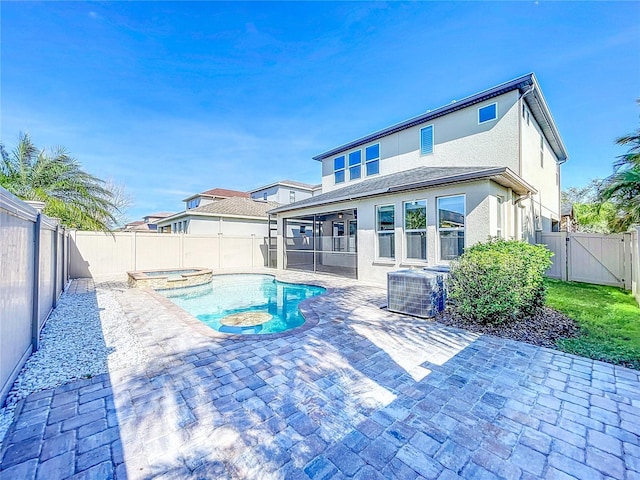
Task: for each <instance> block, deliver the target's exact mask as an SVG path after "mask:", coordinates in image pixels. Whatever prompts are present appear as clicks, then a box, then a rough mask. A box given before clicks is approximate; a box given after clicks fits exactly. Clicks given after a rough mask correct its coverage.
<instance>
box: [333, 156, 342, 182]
mask: <svg viewBox="0 0 640 480" xmlns="http://www.w3.org/2000/svg"><path fill="white" fill-rule="evenodd" d="M344 161H345V157H344V155H340V156H339V157H337V158H334V159H333V179H334V182H335V183H342V182H344Z"/></svg>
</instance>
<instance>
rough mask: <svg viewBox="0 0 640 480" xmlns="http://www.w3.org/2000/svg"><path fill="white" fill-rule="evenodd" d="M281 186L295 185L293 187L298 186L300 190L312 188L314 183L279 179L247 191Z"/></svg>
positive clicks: (251, 191)
mask: <svg viewBox="0 0 640 480" xmlns="http://www.w3.org/2000/svg"><path fill="white" fill-rule="evenodd" d="M278 185H279V186H282V187H295V188H299V189H301V190H313V189H314V188H315V187H316V185H310V184H308V183H302V182H296V181H295V180H280V181H277V182H273V183H269V184H267V185H264V186H262V187H260V188H254V189H253V190H249V193H255V192H259V191H260V190H265V189H267V188H271V187H276V186H278Z"/></svg>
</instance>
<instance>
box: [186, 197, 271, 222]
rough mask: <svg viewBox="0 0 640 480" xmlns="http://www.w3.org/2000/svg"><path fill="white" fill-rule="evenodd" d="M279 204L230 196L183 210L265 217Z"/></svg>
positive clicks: (187, 212) (188, 212)
mask: <svg viewBox="0 0 640 480" xmlns="http://www.w3.org/2000/svg"><path fill="white" fill-rule="evenodd" d="M278 206H280V204H279V203H277V202H261V201H256V200H252V199H250V198H242V197H230V198H225V199H224V200H218V201H217V202H213V203H209V204H207V205H202V206H201V207H197V208H192V209H191V210H187V211H186V212H184V213H185V214H187V215H189V214H190V213H211V214H218V215H238V216H242V217H265V218H266V217H267V211H269V210H272V209H274V208H276V207H278Z"/></svg>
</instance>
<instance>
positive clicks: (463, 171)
mask: <svg viewBox="0 0 640 480" xmlns="http://www.w3.org/2000/svg"><path fill="white" fill-rule="evenodd" d="M482 179H489V180H493V181H494V182H496V183H499V184H500V185H503V186H505V187H508V188H511V189H512V190H513V191H514V192H515V193H517V194H518V195H524V194H527V193H529V192H531V193H537V190H536V189H535V188H534V187H532V186H531V185H529V184H528V183H527V182H525V181H524V180H523V179H521V178H520V177H519V176H518V175H516V174H515V173H513V172H512V171H511V170H509V169H508V168H507V167H418V168H413V169H411V170H405V171H403V172H399V173H392V174H390V175H384V176H381V177H375V178H371V179H367V180H364V181H362V182H359V183H355V184H353V185H348V186H346V187H342V188H339V189H337V190H332V191H330V192H327V193H322V194H320V195H316V196H315V197H310V198H306V199H304V200H300V201H299V202H295V203H291V204H289V205H283V206H281V207H278V208H275V209H273V210H271V211H270V212H269V213H280V212H286V211H289V210H298V209H301V208H306V207H312V206H316V205H323V204H329V203H337V202H344V201H348V200H354V199H357V198H364V197H371V196H375V195H382V194H386V193H395V192H403V191H406V190H417V189H424V188H429V187H435V186H439V185H447V184H451V183H458V182H468V181H473V180H482Z"/></svg>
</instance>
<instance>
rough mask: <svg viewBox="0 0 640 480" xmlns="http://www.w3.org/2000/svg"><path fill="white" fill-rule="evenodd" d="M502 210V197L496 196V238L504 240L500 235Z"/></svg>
mask: <svg viewBox="0 0 640 480" xmlns="http://www.w3.org/2000/svg"><path fill="white" fill-rule="evenodd" d="M503 210H504V197H501V196H500V195H498V196H497V197H496V236H497V237H498V238H504V237H503V235H502V225H503V220H502V219H503V213H502V212H503Z"/></svg>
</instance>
